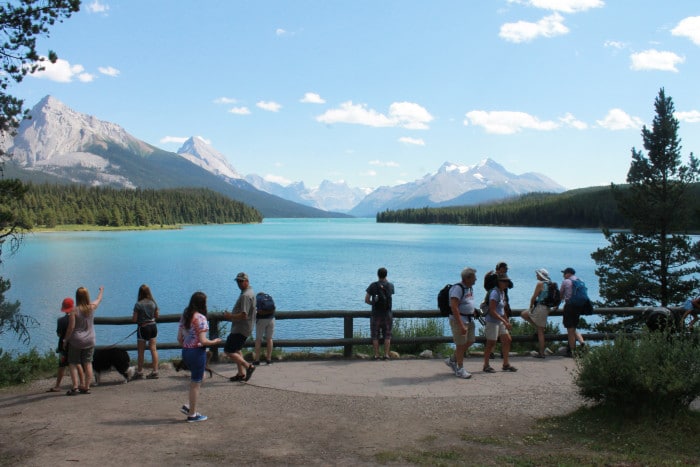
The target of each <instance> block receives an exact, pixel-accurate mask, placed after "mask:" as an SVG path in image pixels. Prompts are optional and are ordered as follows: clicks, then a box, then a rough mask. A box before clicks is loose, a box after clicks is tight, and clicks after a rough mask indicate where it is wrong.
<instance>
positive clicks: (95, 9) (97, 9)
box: [87, 0, 109, 14]
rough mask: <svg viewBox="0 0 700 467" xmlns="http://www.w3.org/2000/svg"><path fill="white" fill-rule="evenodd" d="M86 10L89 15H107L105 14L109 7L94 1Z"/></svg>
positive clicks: (96, 0)
mask: <svg viewBox="0 0 700 467" xmlns="http://www.w3.org/2000/svg"><path fill="white" fill-rule="evenodd" d="M87 10H88V11H89V12H90V13H104V14H107V12H108V11H109V5H105V4H104V3H100V2H99V0H95V1H94V2H92V3H90V4H88V6H87Z"/></svg>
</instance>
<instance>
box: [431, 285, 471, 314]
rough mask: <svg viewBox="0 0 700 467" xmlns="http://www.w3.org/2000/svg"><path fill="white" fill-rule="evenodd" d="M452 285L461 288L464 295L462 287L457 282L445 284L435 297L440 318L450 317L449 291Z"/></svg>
mask: <svg viewBox="0 0 700 467" xmlns="http://www.w3.org/2000/svg"><path fill="white" fill-rule="evenodd" d="M453 285H458V286H460V287H462V294H464V286H463V285H462V284H461V283H459V282H458V283H456V284H446V285H445V287H443V288H442V289H440V292H438V296H437V305H438V310H440V314H441V315H442V316H450V315H451V314H452V307H451V306H450V289H451V288H452V286H453Z"/></svg>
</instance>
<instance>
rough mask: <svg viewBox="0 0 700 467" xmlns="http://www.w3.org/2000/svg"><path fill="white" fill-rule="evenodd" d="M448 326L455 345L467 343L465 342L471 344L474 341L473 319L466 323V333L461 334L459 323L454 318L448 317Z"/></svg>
mask: <svg viewBox="0 0 700 467" xmlns="http://www.w3.org/2000/svg"><path fill="white" fill-rule="evenodd" d="M449 321H450V328H451V329H452V339H453V340H454V343H455V345H467V344H473V343H474V341H476V333H475V331H474V328H475V327H476V326H474V320H472V321H471V322H469V323H467V325H466V326H467V333H466V334H462V329H461V328H460V326H459V323H458V322H457V321H455V320H454V319H450V320H449Z"/></svg>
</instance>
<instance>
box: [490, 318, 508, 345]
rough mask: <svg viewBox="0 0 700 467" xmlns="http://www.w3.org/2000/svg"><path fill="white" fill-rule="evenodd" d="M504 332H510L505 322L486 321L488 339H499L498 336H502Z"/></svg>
mask: <svg viewBox="0 0 700 467" xmlns="http://www.w3.org/2000/svg"><path fill="white" fill-rule="evenodd" d="M503 334H508V330H507V329H506V325H505V324H503V323H501V322H500V321H499V322H498V323H492V322H491V321H486V326H485V327H484V335H485V337H486V340H487V341H495V340H498V336H502V335H503Z"/></svg>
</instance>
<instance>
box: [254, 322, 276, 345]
mask: <svg viewBox="0 0 700 467" xmlns="http://www.w3.org/2000/svg"><path fill="white" fill-rule="evenodd" d="M274 333H275V319H274V318H261V319H259V320H257V321H256V322H255V340H260V339H262V338H263V337H264V338H265V339H266V340H267V339H272V336H273V334H274Z"/></svg>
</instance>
